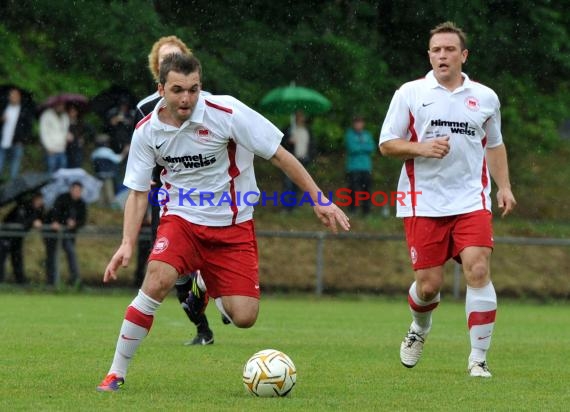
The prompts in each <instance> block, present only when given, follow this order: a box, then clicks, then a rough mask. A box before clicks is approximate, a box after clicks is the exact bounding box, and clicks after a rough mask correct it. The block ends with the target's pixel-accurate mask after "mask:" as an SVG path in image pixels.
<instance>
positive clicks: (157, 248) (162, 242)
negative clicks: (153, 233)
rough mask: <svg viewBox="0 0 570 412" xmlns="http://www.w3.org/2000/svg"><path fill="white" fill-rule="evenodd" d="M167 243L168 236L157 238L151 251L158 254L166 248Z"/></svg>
mask: <svg viewBox="0 0 570 412" xmlns="http://www.w3.org/2000/svg"><path fill="white" fill-rule="evenodd" d="M169 243H170V242H169V241H168V238H165V237H161V238H160V239H157V240H156V242H154V246H153V248H152V253H154V254H158V253H162V252H164V251H165V250H166V249H167V248H168V245H169Z"/></svg>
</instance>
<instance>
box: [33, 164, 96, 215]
mask: <svg viewBox="0 0 570 412" xmlns="http://www.w3.org/2000/svg"><path fill="white" fill-rule="evenodd" d="M73 182H80V183H81V184H82V185H83V191H82V194H81V198H82V199H83V200H84V201H85V202H86V203H93V202H96V201H97V200H99V195H100V193H101V187H102V186H103V183H102V182H101V181H100V180H99V179H97V178H96V177H95V176H92V175H90V174H89V173H87V172H86V171H85V170H84V169H80V168H77V169H59V170H58V171H57V172H55V173H54V174H53V182H52V183H50V184H48V185H46V186H44V187H43V188H42V194H43V195H44V202H45V204H46V207H48V208H50V207H52V205H53V204H54V202H55V199H56V198H57V197H58V196H59V195H60V194H62V193H67V192H69V188H70V186H71V184H72V183H73Z"/></svg>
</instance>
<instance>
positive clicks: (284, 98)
mask: <svg viewBox="0 0 570 412" xmlns="http://www.w3.org/2000/svg"><path fill="white" fill-rule="evenodd" d="M331 106H332V104H331V102H330V101H329V99H327V98H326V97H325V96H323V95H322V94H320V93H319V92H317V91H316V90H313V89H308V88H306V87H300V86H287V87H279V88H276V89H273V90H271V91H270V92H269V93H267V94H266V95H265V96H264V97H263V99H261V102H260V107H261V109H262V110H264V111H265V112H268V113H272V114H287V113H293V112H295V111H297V110H303V111H304V112H305V113H307V114H311V115H315V114H319V113H324V112H326V111H328V110H329V109H330V108H331Z"/></svg>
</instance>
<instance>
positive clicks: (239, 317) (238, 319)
mask: <svg viewBox="0 0 570 412" xmlns="http://www.w3.org/2000/svg"><path fill="white" fill-rule="evenodd" d="M230 317H231V318H232V322H233V324H234V325H236V326H237V327H238V328H244V329H246V328H251V327H252V326H253V325H255V321H256V320H257V312H255V313H254V312H251V311H250V312H244V311H242V312H238V313H232V314H230Z"/></svg>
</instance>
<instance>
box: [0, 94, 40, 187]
mask: <svg viewBox="0 0 570 412" xmlns="http://www.w3.org/2000/svg"><path fill="white" fill-rule="evenodd" d="M0 113H1V117H0V132H1V133H2V135H1V139H0V176H1V175H2V174H3V173H4V162H5V161H6V159H9V160H10V178H11V179H13V178H15V177H16V176H17V175H18V173H20V165H21V163H22V157H23V155H24V144H25V143H27V142H28V141H29V140H30V137H31V135H32V125H33V121H34V113H33V110H32V108H31V107H29V105H25V104H23V102H22V92H21V91H20V89H18V88H17V87H14V88H12V89H10V90H9V92H8V99H7V101H6V104H5V105H4V104H3V105H2V106H1V107H0Z"/></svg>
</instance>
